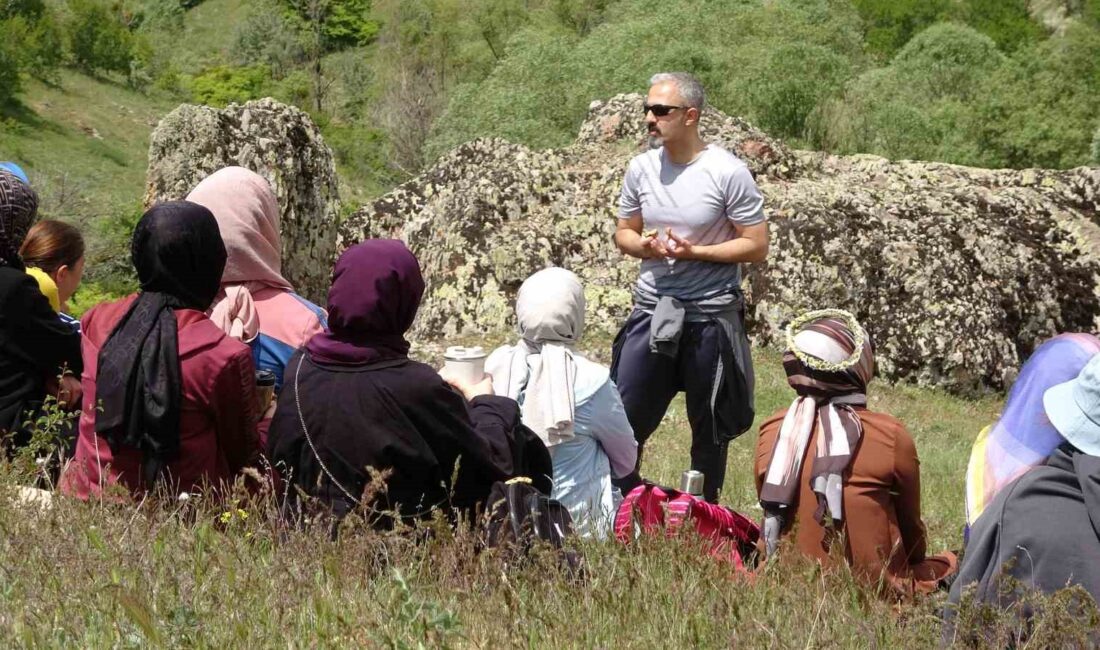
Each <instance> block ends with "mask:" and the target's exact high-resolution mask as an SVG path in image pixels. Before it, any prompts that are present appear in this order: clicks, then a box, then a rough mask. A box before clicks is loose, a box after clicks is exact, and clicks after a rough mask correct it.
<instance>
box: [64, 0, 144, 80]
mask: <svg viewBox="0 0 1100 650" xmlns="http://www.w3.org/2000/svg"><path fill="white" fill-rule="evenodd" d="M69 14H70V17H69V25H68V30H67V31H68V34H69V50H70V52H71V53H72V57H73V63H74V64H76V66H77V67H78V68H80V69H82V70H84V71H85V72H87V73H89V74H94V73H95V72H97V71H102V72H121V73H123V74H128V73H129V72H130V61H131V60H132V58H133V57H132V52H131V48H132V45H133V38H132V36H131V34H130V32H129V30H127V29H126V26H125V25H124V24H123V23H122V21H121V19H120V16H119V15H118V14H117V13H116V12H114V11H112V10H111V8H110V7H108V6H107V5H106V4H104V3H102V2H100V1H99V0H69Z"/></svg>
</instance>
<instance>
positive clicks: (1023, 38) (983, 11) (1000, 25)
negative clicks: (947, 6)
mask: <svg viewBox="0 0 1100 650" xmlns="http://www.w3.org/2000/svg"><path fill="white" fill-rule="evenodd" d="M959 8H960V11H959V13H961V14H962V15H961V18H962V19H963V20H964V21H965V22H966V24H967V25H970V26H971V27H973V28H974V29H976V30H978V31H979V32H981V33H983V34H985V35H986V36H988V37H990V38H992V39H993V41H994V42H996V43H997V46H998V47H1000V48H1001V50H1002V51H1005V52H1012V51H1014V50H1016V49H1017V48H1019V47H1021V46H1023V45H1027V44H1030V43H1035V42H1037V41H1039V40H1040V39H1041V38H1042V37H1043V28H1042V27H1041V26H1040V25H1039V24H1038V23H1036V22H1035V21H1034V20H1033V19H1032V18H1031V15H1030V14H1029V13H1028V0H965V2H963V3H961V4H960V5H959Z"/></svg>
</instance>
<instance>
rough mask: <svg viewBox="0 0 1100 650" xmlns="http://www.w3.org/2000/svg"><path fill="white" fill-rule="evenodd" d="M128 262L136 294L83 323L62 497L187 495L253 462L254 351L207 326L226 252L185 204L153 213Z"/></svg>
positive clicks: (198, 212) (209, 219)
mask: <svg viewBox="0 0 1100 650" xmlns="http://www.w3.org/2000/svg"><path fill="white" fill-rule="evenodd" d="M130 250H131V252H132V255H133V261H134V267H135V268H136V269H137V276H138V280H139V282H140V285H141V291H140V292H138V293H137V294H135V295H131V296H128V297H126V298H123V299H121V300H117V301H115V302H111V303H105V304H102V305H99V306H97V307H94V308H93V309H91V310H90V311H89V312H88V313H87V314H85V315H84V318H83V320H82V325H83V329H84V378H83V383H84V408H83V412H82V414H81V417H80V434H79V438H78V440H77V449H76V457H75V458H74V459H73V462H71V463H70V464H69V466H68V467H67V468H66V470H65V473H64V475H63V476H62V481H61V483H62V485H61V487H62V490H63V491H64V492H66V493H68V494H72V495H75V496H78V497H80V498H85V499H86V498H88V497H89V496H98V495H100V494H101V493H102V491H103V489H104V488H105V487H106V486H109V485H113V484H121V485H123V486H125V487H126V488H128V489H129V490H130V491H131V492H132V493H140V492H143V491H146V490H150V489H152V488H154V487H155V486H158V485H159V484H161V483H163V484H164V485H166V486H167V489H169V490H171V491H172V492H173V493H175V491H176V490H184V491H191V490H194V489H196V488H199V487H200V486H202V485H204V484H209V485H212V486H214V487H218V486H219V485H221V484H224V483H227V482H229V481H232V480H233V479H234V477H235V476H236V474H237V473H238V472H239V471H240V470H241V469H242V468H244V467H246V466H247V465H249V464H250V463H251V462H253V461H254V460H255V459H256V458H257V456H258V453H259V447H258V444H257V440H256V420H257V419H258V414H257V410H258V404H257V397H256V385H255V376H254V371H253V369H252V351H251V350H249V348H248V346H247V345H245V344H243V343H241V342H240V341H237V340H235V339H232V338H229V337H228V336H226V335H225V333H223V332H222V331H221V330H220V329H218V327H217V326H216V325H215V324H214V323H213V322H212V321H211V320H210V319H209V318H207V317H206V310H207V308H209V307H210V303H211V302H212V301H213V300H214V296H215V295H216V294H217V292H218V285H219V282H220V280H221V275H222V268H223V267H224V266H225V246H224V245H223V244H222V239H221V235H220V234H219V233H218V223H217V221H215V220H214V215H212V214H210V211H209V210H207V209H206V208H204V207H202V206H201V205H197V204H195V203H190V202H188V201H172V202H168V203H160V204H157V205H155V206H153V207H152V208H150V209H149V210H148V211H147V212H146V213H145V214H144V216H142V218H141V220H140V221H139V222H138V224H137V227H136V228H134V235H133V241H132V242H131V246H130Z"/></svg>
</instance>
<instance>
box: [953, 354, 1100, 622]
mask: <svg viewBox="0 0 1100 650" xmlns="http://www.w3.org/2000/svg"><path fill="white" fill-rule="evenodd" d="M1043 405H1044V410H1045V412H1046V416H1047V417H1048V418H1049V421H1050V424H1051V425H1053V427H1054V428H1055V430H1057V431H1058V433H1059V434H1060V436H1061V437H1062V438H1064V439H1065V442H1064V443H1062V444H1061V445H1060V446H1059V447H1058V448H1057V449H1055V450H1054V452H1053V453H1052V454H1051V455H1050V456H1049V457H1048V458H1047V459H1046V461H1045V462H1044V463H1043V464H1042V465H1039V466H1038V467H1035V468H1033V469H1031V470H1029V471H1028V472H1027V473H1026V474H1024V475H1023V476H1021V477H1020V478H1018V479H1016V481H1014V482H1012V483H1010V484H1008V485H1007V486H1005V488H1004V489H1002V490H1001V491H1000V492H999V493H998V494H997V496H996V497H995V498H994V499H993V501H992V503H990V504H989V506H988V507H987V508H986V510H985V513H984V514H982V516H981V517H979V518H978V520H977V521H976V522H975V523H974V527H973V528H972V529H971V531H970V540H969V542H968V543H967V545H966V552H965V553H964V554H963V561H962V566H961V567H960V568H959V577H958V579H956V580H955V582H954V584H952V586H951V595H950V597H949V604H948V607H947V611H946V612H945V614H946V616H945V618H946V620H947V627H946V636H947V640H950V637H951V636H952V633H953V630H952V626H953V619H954V616H955V614H956V606H957V605H958V604H959V603H960V602H961V601H962V598H963V595H964V594H965V593H967V592H970V591H971V590H973V594H974V597H975V598H976V599H977V601H978V602H985V603H992V604H995V605H999V606H1008V605H1010V604H1011V603H1012V602H1013V601H1014V600H1015V599H1016V598H1018V597H1020V596H1021V595H1022V594H1021V589H1024V588H1027V589H1038V590H1040V591H1044V592H1054V591H1057V590H1059V589H1062V588H1063V587H1067V586H1069V585H1080V586H1081V587H1083V588H1084V589H1085V590H1086V591H1087V592H1088V593H1089V594H1091V595H1092V597H1093V598H1094V599H1096V600H1100V562H1097V558H1100V533H1098V532H1097V531H1098V530H1100V424H1098V423H1100V355H1094V356H1093V357H1092V359H1091V360H1090V361H1089V362H1088V364H1086V365H1085V367H1084V369H1083V370H1082V371H1081V373H1080V374H1079V375H1078V376H1077V377H1076V378H1075V379H1072V380H1070V381H1068V382H1065V383H1062V384H1058V385H1057V386H1054V387H1053V388H1050V389H1049V390H1047V391H1046V393H1044V395H1043ZM1006 578H1014V579H1015V580H1016V581H1017V582H1016V583H1015V584H1011V583H1008V582H1007V581H1006Z"/></svg>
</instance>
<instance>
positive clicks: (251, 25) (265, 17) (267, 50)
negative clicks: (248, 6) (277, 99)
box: [231, 2, 305, 79]
mask: <svg viewBox="0 0 1100 650" xmlns="http://www.w3.org/2000/svg"><path fill="white" fill-rule="evenodd" d="M231 51H232V57H233V60H234V61H235V62H236V64H237V65H258V64H263V65H267V66H269V67H270V68H271V74H272V76H273V77H275V78H276V79H281V78H282V77H285V76H286V75H287V74H289V73H290V70H291V69H292V67H293V66H294V65H295V64H297V63H300V62H302V61H304V60H305V51H304V49H303V46H302V43H301V35H300V34H299V33H298V27H297V26H296V25H295V23H294V22H293V21H292V20H288V19H287V17H286V16H285V15H284V13H283V12H282V11H281V10H280V9H279V8H278V7H276V6H274V5H273V4H271V3H267V2H259V3H256V4H255V5H253V8H252V11H250V12H249V13H248V16H247V17H246V18H245V19H244V21H243V22H242V23H241V24H239V25H237V26H236V27H235V28H234V34H233V46H232V50H231Z"/></svg>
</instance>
